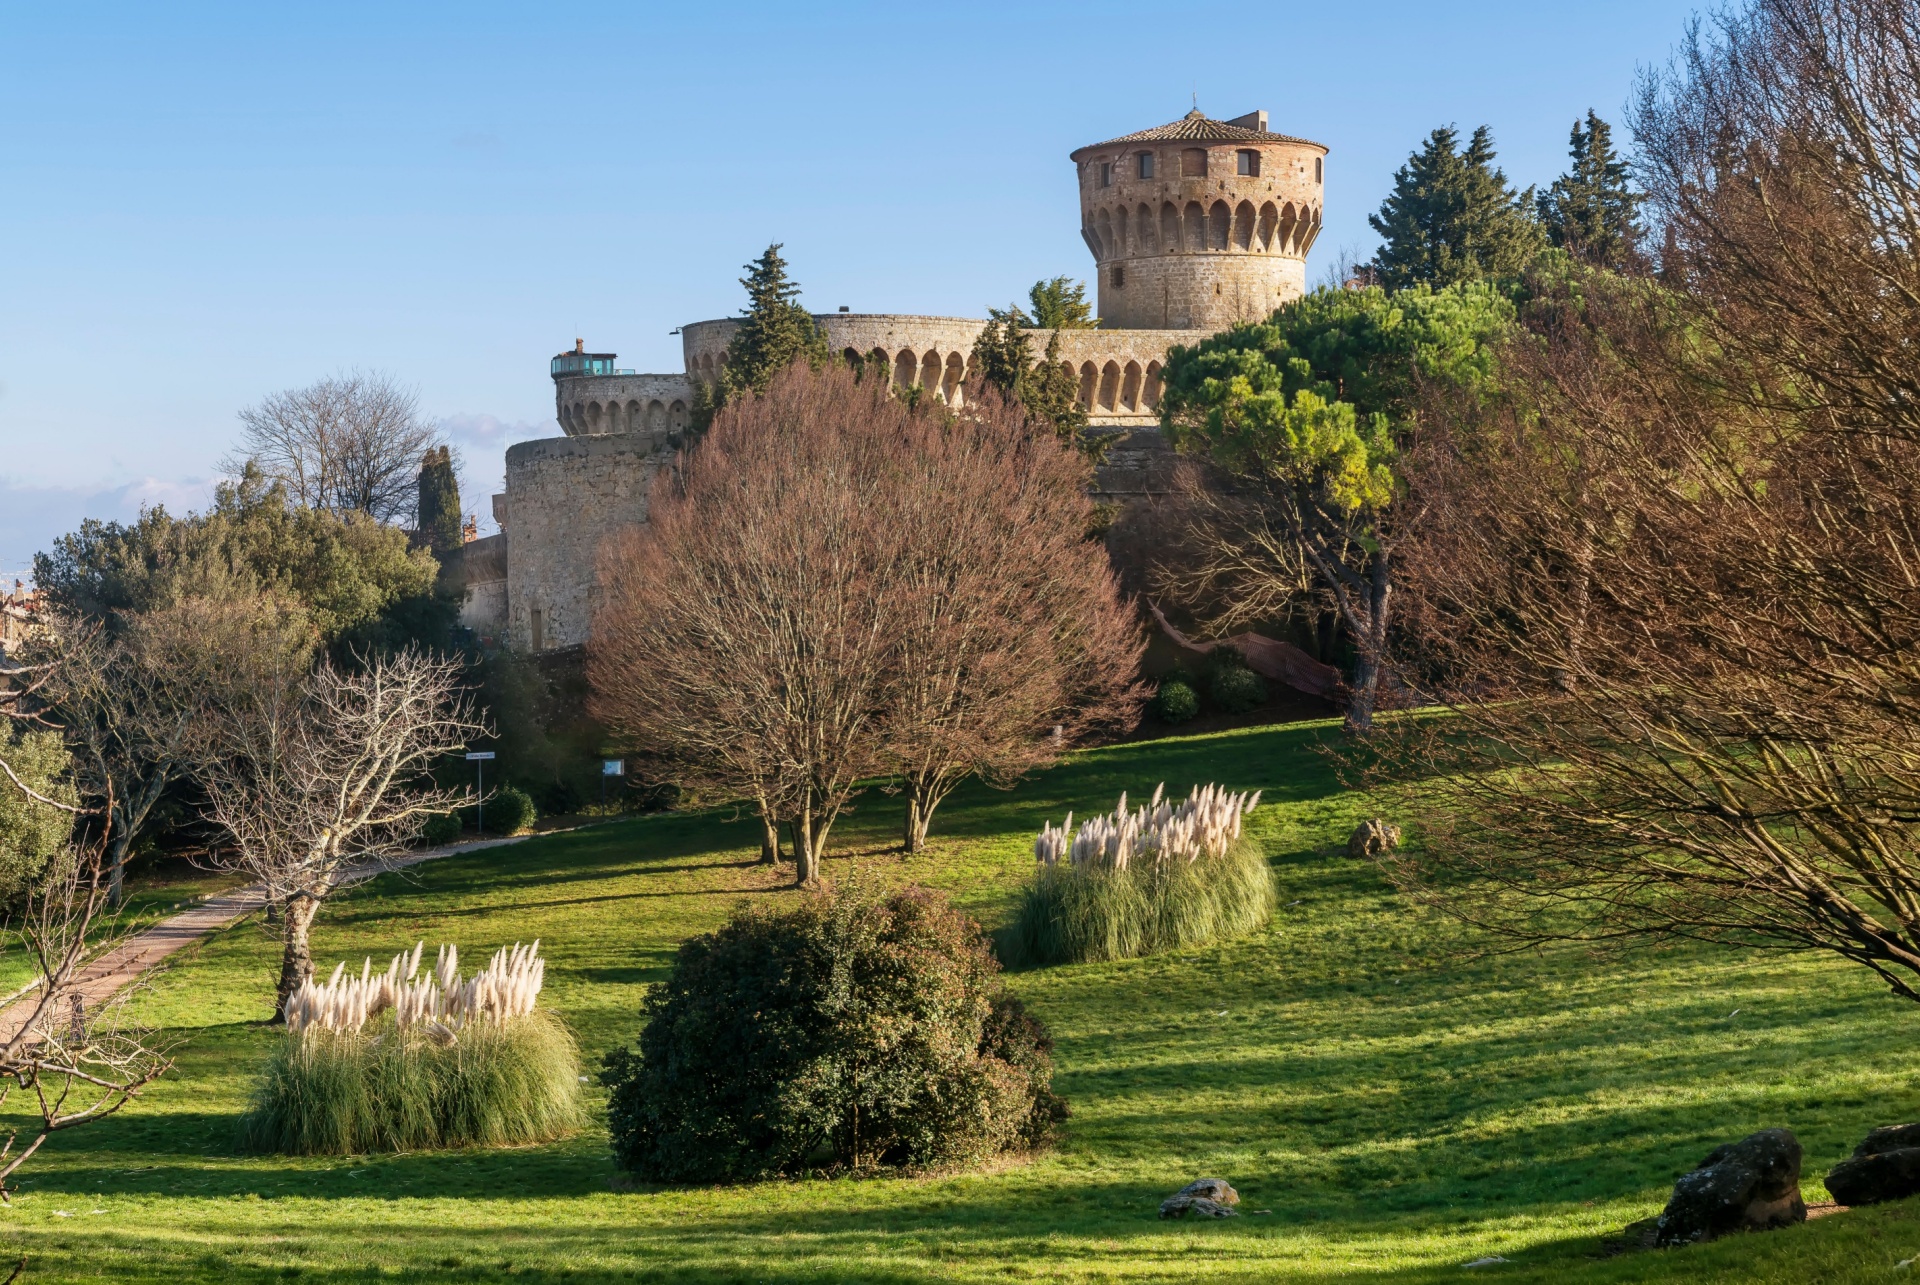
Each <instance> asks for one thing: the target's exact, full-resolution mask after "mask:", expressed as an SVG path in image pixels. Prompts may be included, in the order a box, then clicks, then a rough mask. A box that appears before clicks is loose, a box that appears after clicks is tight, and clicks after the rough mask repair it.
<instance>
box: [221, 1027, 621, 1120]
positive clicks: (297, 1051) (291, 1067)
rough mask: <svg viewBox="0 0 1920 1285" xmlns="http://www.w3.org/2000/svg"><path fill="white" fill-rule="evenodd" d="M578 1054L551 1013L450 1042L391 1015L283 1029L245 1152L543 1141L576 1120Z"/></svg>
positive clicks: (467, 1032)
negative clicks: (360, 1025) (363, 1022)
mask: <svg viewBox="0 0 1920 1285" xmlns="http://www.w3.org/2000/svg"><path fill="white" fill-rule="evenodd" d="M585 1118H586V1117H585V1109H584V1107H583V1106H582V1103H581V1093H580V1054H579V1050H578V1049H576V1048H575V1047H574V1043H573V1037H572V1036H571V1035H569V1034H568V1033H567V1028H566V1027H565V1026H564V1025H562V1024H561V1022H560V1019H559V1018H557V1017H555V1016H554V1015H553V1014H551V1013H548V1012H545V1011H542V1010H536V1011H534V1012H532V1013H529V1014H527V1015H526V1016H523V1017H517V1018H515V1019H513V1020H512V1021H510V1022H508V1023H507V1024H506V1025H505V1026H494V1025H492V1024H491V1023H477V1024H475V1025H471V1026H468V1027H467V1028H465V1029H464V1030H462V1031H461V1032H460V1033H459V1035H458V1037H457V1038H456V1039H455V1040H454V1041H453V1042H452V1043H440V1042H437V1041H434V1040H431V1039H424V1038H406V1037H403V1036H401V1034H400V1033H399V1032H397V1031H396V1030H394V1028H393V1025H392V1023H391V1022H387V1023H384V1024H382V1027H381V1028H374V1027H369V1028H368V1029H367V1030H365V1031H360V1032H333V1031H327V1030H320V1029H314V1030H309V1031H305V1032H302V1033H300V1034H298V1035H287V1036H284V1037H282V1039H281V1041H280V1043H279V1046H278V1047H277V1048H275V1049H274V1051H273V1054H272V1056H271V1058H270V1059H269V1060H268V1063H267V1069H266V1072H265V1074H264V1075H263V1076H262V1077H261V1080H260V1083H259V1085H258V1087H257V1088H256V1089H255V1090H254V1094H253V1102H252V1105H251V1106H250V1107H249V1109H248V1111H247V1113H246V1114H245V1115H243V1116H241V1118H240V1145H241V1148H242V1149H243V1150H246V1151H255V1152H274V1153H280V1154H285V1155H302V1156H342V1155H363V1154H365V1153H367V1152H372V1151H420V1150H426V1149H429V1148H435V1147H465V1146H485V1147H506V1146H524V1145H527V1144H529V1143H535V1142H548V1141H551V1140H552V1139H554V1138H560V1137H564V1136H566V1135H567V1134H570V1133H573V1132H574V1131H576V1130H577V1129H579V1128H580V1127H581V1125H582V1124H583V1123H584V1122H585Z"/></svg>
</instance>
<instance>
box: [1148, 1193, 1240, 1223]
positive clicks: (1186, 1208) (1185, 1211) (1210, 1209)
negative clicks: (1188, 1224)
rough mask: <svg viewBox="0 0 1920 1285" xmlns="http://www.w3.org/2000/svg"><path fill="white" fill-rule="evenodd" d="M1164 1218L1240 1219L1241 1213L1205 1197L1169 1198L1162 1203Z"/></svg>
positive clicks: (1161, 1210)
mask: <svg viewBox="0 0 1920 1285" xmlns="http://www.w3.org/2000/svg"><path fill="white" fill-rule="evenodd" d="M1160 1216H1161V1217H1162V1218H1238V1217H1239V1216H1240V1211H1239V1210H1237V1209H1230V1208H1228V1207H1227V1206H1226V1205H1223V1204H1221V1203H1220V1202H1219V1201H1217V1200H1208V1199H1207V1198H1206V1197H1205V1196H1168V1197H1167V1198H1166V1199H1165V1200H1163V1201H1161V1202H1160Z"/></svg>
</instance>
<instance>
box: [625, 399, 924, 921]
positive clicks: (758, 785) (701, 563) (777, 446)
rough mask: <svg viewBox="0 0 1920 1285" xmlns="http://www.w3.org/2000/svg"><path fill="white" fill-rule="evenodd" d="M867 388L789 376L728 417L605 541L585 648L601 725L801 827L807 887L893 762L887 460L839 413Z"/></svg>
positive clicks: (797, 844) (770, 817)
mask: <svg viewBox="0 0 1920 1285" xmlns="http://www.w3.org/2000/svg"><path fill="white" fill-rule="evenodd" d="M856 398H858V399H860V401H861V402H862V403H863V404H866V405H870V406H872V407H873V408H874V409H875V411H876V412H877V411H878V410H879V408H880V406H881V405H882V403H881V402H879V401H878V400H876V399H875V397H874V396H873V395H872V392H871V389H869V390H867V391H865V392H860V391H857V390H856V389H855V386H854V383H853V379H852V376H851V375H849V374H847V373H845V372H843V371H840V370H838V369H837V368H835V369H833V370H831V371H830V372H828V373H826V374H823V375H822V376H820V377H818V378H808V377H807V376H806V375H805V374H804V373H803V372H799V371H790V372H788V373H786V374H784V375H781V376H779V377H777V378H776V379H775V381H774V383H773V385H772V386H771V388H770V389H769V391H768V393H767V394H766V395H765V396H764V397H758V398H752V399H741V400H739V401H738V402H736V403H732V404H729V405H728V406H727V407H726V408H725V410H723V411H722V412H721V414H719V415H718V416H716V418H715V420H714V424H713V427H712V428H711V429H710V430H709V431H708V433H707V434H706V436H705V437H703V438H702V440H701V442H700V444H699V446H698V447H697V448H696V449H695V450H694V451H693V452H692V454H691V455H689V456H687V457H685V458H684V460H683V461H682V465H681V467H680V468H679V469H678V470H677V471H675V472H674V473H671V474H662V475H661V477H660V479H659V480H658V481H657V482H656V484H655V490H654V494H653V499H652V502H651V505H650V508H649V513H648V521H647V524H646V526H645V527H642V528H638V529H636V530H633V531H630V532H628V533H625V534H624V535H623V536H621V537H619V538H617V539H615V540H613V541H610V542H609V545H608V547H607V548H606V549H605V550H603V553H602V559H601V567H602V570H601V582H602V586H603V594H604V606H603V609H602V611H601V614H600V616H599V617H598V619H597V620H596V622H595V628H594V645H593V650H592V652H591V657H590V662H589V663H590V667H591V673H592V676H593V688H594V705H593V708H594V709H595V711H596V712H597V714H598V716H599V717H601V718H603V719H605V720H606V721H607V723H608V724H609V725H610V726H611V727H613V728H614V729H615V730H616V731H617V732H618V733H619V734H621V735H623V736H626V737H628V738H631V739H632V740H633V741H634V742H635V743H636V744H639V745H644V746H649V747H655V748H657V749H658V750H660V751H661V752H663V753H665V754H667V755H668V756H670V758H671V759H672V760H673V761H674V762H675V763H676V764H677V765H678V766H679V767H680V769H681V770H682V771H683V772H685V773H686V774H687V775H688V776H689V777H690V778H691V779H694V780H696V781H698V782H699V783H702V784H706V785H709V786H711V787H713V788H716V789H719V790H723V791H727V792H729V793H734V794H736V796H738V795H746V796H748V797H751V798H753V799H754V800H755V801H756V803H757V804H758V805H759V807H760V809H761V815H762V818H763V820H764V821H766V822H768V823H769V824H770V825H771V823H773V822H774V821H776V820H791V821H792V822H793V835H794V849H795V852H794V857H795V863H796V867H797V877H798V881H799V882H800V883H802V884H812V883H814V882H816V881H817V879H818V876H819V863H820V858H821V854H822V853H823V851H824V850H825V847H826V844H827V840H828V837H829V835H830V832H831V830H832V828H833V823H834V821H835V820H836V819H837V818H838V817H839V815H840V812H841V810H842V809H843V808H844V807H845V806H846V803H847V801H848V799H849V798H850V797H851V796H852V794H853V792H854V789H855V786H856V784H857V782H859V781H860V779H861V778H862V777H866V776H870V775H872V774H874V773H875V772H877V771H879V770H880V769H881V767H882V759H881V736H880V728H881V717H882V713H883V709H884V703H885V696H886V681H887V672H886V660H887V653H888V648H889V646H890V645H891V639H892V635H893V631H894V629H895V628H896V619H895V618H896V615H897V613H898V610H899V604H898V602H897V601H896V600H895V599H894V598H893V597H891V596H890V595H888V594H886V593H884V592H881V591H880V590H881V585H880V583H879V574H880V570H881V567H882V566H883V565H884V563H885V561H886V559H887V557H888V556H889V555H888V550H887V548H886V541H885V540H884V539H882V538H881V537H882V535H883V533H882V532H880V531H879V530H878V529H877V524H876V523H875V522H874V521H872V520H871V516H870V514H871V512H872V511H874V510H877V509H878V508H879V507H881V506H882V505H883V504H884V489H885V486H886V483H887V481H888V476H887V469H886V468H885V461H886V457H887V451H886V450H885V448H884V445H883V443H882V441H881V440H880V437H879V435H877V434H872V433H867V432H863V431H861V427H862V423H863V422H862V421H859V420H858V419H857V417H854V416H850V415H848V414H847V413H846V411H847V408H848V406H849V405H851V404H852V403H853V402H854V400H855V399H856Z"/></svg>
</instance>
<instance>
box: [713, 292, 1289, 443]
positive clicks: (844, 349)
mask: <svg viewBox="0 0 1920 1285" xmlns="http://www.w3.org/2000/svg"><path fill="white" fill-rule="evenodd" d="M1296 266H1297V265H1296ZM1302 270H1303V271H1304V269H1302ZM1266 311H1267V312H1270V311H1272V309H1271V308H1269V309H1267V310H1266ZM1260 315H1262V316H1264V315H1265V312H1262V313H1261V314H1260ZM814 320H816V321H818V322H820V323H821V324H823V325H824V326H825V327H826V329H827V342H828V343H829V344H830V345H831V346H832V348H833V350H834V351H835V352H837V353H839V354H841V355H842V356H849V355H851V356H854V357H858V358H859V359H861V360H865V359H866V357H867V355H868V354H870V353H872V352H874V351H875V350H878V351H879V352H880V353H881V354H883V355H884V356H885V358H886V360H887V364H888V366H889V368H890V369H891V370H892V371H893V379H894V382H895V383H896V384H899V385H907V384H919V385H920V386H921V387H923V388H933V389H936V390H938V392H939V395H940V396H942V397H945V398H947V399H948V400H950V401H951V400H954V399H955V398H956V397H958V398H960V399H961V400H964V399H965V396H966V389H965V383H966V380H967V379H969V378H970V377H971V376H972V373H973V372H972V361H971V359H972V354H973V343H974V340H976V339H978V338H979V337H980V332H981V330H983V329H984V328H985V327H986V324H987V323H986V322H985V321H977V320H973V319H970V318H966V317H919V316H909V315H897V316H896V315H887V314H878V313H871V314H870V313H824V314H821V315H818V316H816V317H815V318H814ZM739 324H740V323H739V322H738V321H735V320H733V319H731V318H723V319H721V320H717V321H696V322H693V323H691V324H690V325H686V326H682V327H681V329H680V334H681V336H682V343H683V344H684V345H685V348H686V355H687V369H688V371H689V372H691V374H692V377H693V378H694V379H697V380H702V381H707V382H711V381H712V380H713V379H715V378H717V377H718V374H719V370H720V364H721V362H722V361H724V360H725V357H726V351H727V342H728V340H730V339H731V338H732V337H733V332H734V329H735V327H737V326H738V325H739ZM1209 333H1211V332H1210V331H1207V330H1183V329H1148V330H1119V329H1106V328H1104V327H1103V328H1101V329H1098V330H1063V331H1061V332H1060V361H1061V363H1062V364H1063V365H1065V366H1067V367H1068V368H1069V370H1070V371H1071V373H1072V374H1073V376H1074V378H1075V379H1076V380H1077V381H1078V382H1079V385H1080V404H1081V405H1082V406H1084V407H1086V409H1087V413H1088V416H1089V417H1090V418H1091V420H1092V421H1093V423H1095V424H1097V425H1106V426H1111V427H1136V428H1138V427H1146V426H1149V425H1151V424H1152V423H1153V422H1154V419H1155V408H1156V407H1157V406H1158V405H1159V402H1160V369H1161V367H1162V366H1163V365H1165V363H1166V357H1167V350H1168V349H1169V348H1171V347H1172V346H1173V345H1175V344H1193V343H1198V342H1199V341H1200V340H1201V339H1204V338H1205V337H1206V336H1207V335H1208V334H1209ZM1052 335H1053V332H1052V331H1050V330H1030V331H1028V332H1027V341H1028V345H1029V347H1030V350H1031V351H1032V353H1033V355H1034V356H1035V357H1036V358H1037V357H1039V356H1041V355H1042V354H1043V353H1045V352H1046V349H1047V342H1048V340H1049V339H1051V338H1052Z"/></svg>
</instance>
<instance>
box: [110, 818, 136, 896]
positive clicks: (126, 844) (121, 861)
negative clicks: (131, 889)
mask: <svg viewBox="0 0 1920 1285" xmlns="http://www.w3.org/2000/svg"><path fill="white" fill-rule="evenodd" d="M132 846H133V835H132V833H131V832H130V831H129V830H128V829H127V827H126V826H125V825H124V824H123V823H121V822H120V821H119V819H118V818H116V819H115V821H114V826H113V838H112V839H111V840H110V841H109V842H108V844H107V858H108V861H109V863H110V864H109V866H108V870H107V907H108V909H110V910H118V909H120V903H121V902H123V901H125V900H126V899H127V849H128V848H130V847H132Z"/></svg>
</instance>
